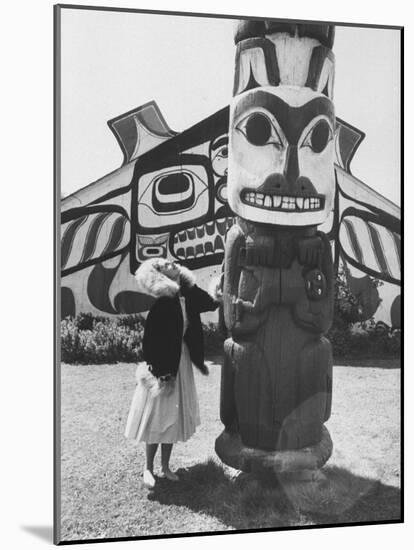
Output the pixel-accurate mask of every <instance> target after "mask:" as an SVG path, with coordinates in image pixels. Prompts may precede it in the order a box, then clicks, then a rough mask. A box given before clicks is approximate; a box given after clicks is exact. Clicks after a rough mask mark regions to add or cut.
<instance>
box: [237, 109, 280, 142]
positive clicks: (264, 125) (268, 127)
mask: <svg viewBox="0 0 414 550" xmlns="http://www.w3.org/2000/svg"><path fill="white" fill-rule="evenodd" d="M236 130H239V132H241V133H242V134H243V135H244V136H245V138H246V139H247V141H248V142H249V143H251V144H252V145H256V146H258V147H260V146H263V145H269V144H272V145H275V146H276V147H277V148H278V149H281V148H282V147H283V143H282V140H281V139H280V136H279V134H278V132H277V130H276V128H275V126H274V125H273V124H272V122H271V121H270V119H269V118H268V117H267V116H266V115H265V114H264V113H252V114H250V115H248V116H247V117H245V118H244V119H242V120H241V121H240V122H239V124H238V125H237V126H236Z"/></svg>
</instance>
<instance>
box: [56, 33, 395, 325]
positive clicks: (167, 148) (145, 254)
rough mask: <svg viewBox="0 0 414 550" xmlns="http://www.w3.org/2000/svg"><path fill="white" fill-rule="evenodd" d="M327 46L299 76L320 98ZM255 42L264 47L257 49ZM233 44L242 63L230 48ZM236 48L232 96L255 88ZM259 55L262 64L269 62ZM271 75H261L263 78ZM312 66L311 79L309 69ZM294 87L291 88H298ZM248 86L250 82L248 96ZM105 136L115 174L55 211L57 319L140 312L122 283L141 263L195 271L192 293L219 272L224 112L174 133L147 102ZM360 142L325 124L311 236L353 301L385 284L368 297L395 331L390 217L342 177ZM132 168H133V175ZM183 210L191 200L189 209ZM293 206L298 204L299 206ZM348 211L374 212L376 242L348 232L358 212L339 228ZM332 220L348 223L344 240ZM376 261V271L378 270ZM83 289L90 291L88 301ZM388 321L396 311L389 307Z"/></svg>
mask: <svg viewBox="0 0 414 550" xmlns="http://www.w3.org/2000/svg"><path fill="white" fill-rule="evenodd" d="M320 32H321V33H322V30H320ZM287 36H290V35H287ZM321 37H322V34H321ZM328 38H329V37H325V38H324V44H326V45H324V44H321V46H314V48H313V54H312V55H311V56H310V57H309V60H310V67H311V68H310V70H309V72H308V74H309V75H313V76H312V79H313V80H312V85H311V86H309V87H311V88H312V89H314V90H315V91H319V92H323V95H326V96H328V97H332V90H331V83H332V82H333V72H332V70H331V69H330V68H329V67H331V63H332V60H333V56H332V55H331V52H330V50H329V48H328V45H329V44H328V42H327V40H328ZM252 40H253V42H251V43H250V45H252V44H253V43H255V44H256V45H257V44H258V42H257V41H256V39H255V38H252ZM260 40H262V41H263V40H264V41H265V43H266V44H268V39H267V38H263V39H260ZM254 41H256V42H254ZM244 42H246V45H245V47H243V51H244V50H246V51H245V53H243V51H242V48H241V44H242V43H244ZM248 42H249V40H244V41H243V42H240V43H239V46H238V51H239V53H238V54H237V56H240V59H241V61H240V63H238V64H237V67H239V76H237V73H236V78H235V83H236V84H235V88H236V87H237V89H240V90H241V89H245V88H246V82H248V81H249V79H250V77H248V78H247V81H246V79H245V77H244V76H243V75H245V74H246V71H248V70H249V71H250V68H249V67H252V69H251V70H252V71H253V75H254V80H255V81H258V80H260V76H259V75H258V74H256V73H255V72H254V71H257V68H256V67H257V66H258V65H257V64H255V63H253V60H254V58H253V57H252V55H259V56H261V55H262V54H261V53H260V52H259V53H258V54H257V52H256V54H254V53H253V48H250V47H249V48H248V47H247V46H248V44H247V43H248ZM271 47H272V49H273V50H272V51H274V52H275V55H276V52H277V46H276V48H275V46H274V44H273V42H272V43H271ZM266 48H267V50H268V51H270V49H269V48H270V43H269V44H268V46H264V50H266ZM260 49H261V50H263V47H260ZM250 50H252V51H250ZM263 55H265V54H263ZM266 55H267V57H266V59H267V58H268V57H269V56H271V55H273V54H270V53H267V54H266ZM276 57H277V56H276ZM279 57H281V56H280V55H279ZM277 58H278V57H277ZM312 58H313V61H312ZM272 59H273V58H272ZM316 59H319V61H316ZM248 60H249V61H248ZM249 64H250V65H249ZM273 66H274V65H272V64H268V67H269V72H270V69H271V67H273ZM284 66H285V65H284V64H283V56H282V60H281V62H280V67H281V68H282V70H281V75H282V78H283V79H286V78H287V77H288V74H289V72H288V71H286V70H284V69H283V67H284ZM316 67H323V68H322V69H320V70H316ZM248 74H249V75H250V73H248ZM266 74H267V73H266ZM318 75H319V76H318ZM266 78H267V80H266V82H265V81H264V80H262V81H261V82H263V84H265V83H268V84H272V83H273V82H276V81H275V80H271V79H270V80H269V78H268V77H267V76H266ZM301 78H302V81H303V78H304V77H303V76H302V77H301ZM306 78H308V77H306ZM285 81H286V80H285ZM252 83H253V79H250V85H252ZM245 122H247V121H245ZM253 122H254V121H253ZM259 122H260V120H259ZM108 125H109V127H110V129H111V130H112V132H113V133H114V135H115V137H116V139H117V141H118V143H119V145H120V147H121V149H122V151H123V155H124V163H123V165H122V166H121V167H120V168H119V169H117V170H115V171H114V172H112V173H110V174H108V175H106V176H104V177H103V178H101V179H100V180H98V181H97V182H95V183H92V184H90V185H88V186H87V187H85V188H83V189H81V190H79V191H76V192H75V193H74V194H72V195H70V196H68V197H66V198H64V199H63V200H62V226H61V269H62V316H65V315H69V314H71V315H74V314H76V313H79V312H80V311H90V312H93V313H95V314H119V313H132V312H140V311H144V310H145V309H146V308H147V307H148V302H147V300H146V299H144V297H143V295H141V294H139V293H137V292H136V290H135V288H136V287H135V282H134V279H133V275H132V274H133V271H134V269H136V268H137V267H138V265H139V264H140V262H142V261H144V260H145V259H147V258H150V257H166V258H167V257H168V258H171V259H175V260H177V261H179V262H182V263H183V264H184V265H188V266H189V267H191V268H192V269H197V270H198V278H200V279H201V284H204V285H205V286H208V282H209V279H210V277H213V276H214V275H215V274H217V273H219V272H220V267H219V266H220V265H221V263H222V261H223V257H224V243H225V240H226V236H227V232H228V229H229V227H231V226H232V225H233V222H234V214H233V212H232V211H231V209H230V207H229V205H228V189H227V169H228V148H229V134H228V125H229V108H228V107H226V108H224V109H221V110H220V111H218V112H217V113H215V114H214V115H212V116H211V117H209V118H208V119H206V120H204V121H202V122H200V123H198V124H196V125H195V126H194V127H192V128H190V129H189V130H187V131H185V132H183V133H181V134H177V133H176V132H174V131H173V130H171V129H170V128H169V127H168V125H167V123H166V122H165V120H164V118H163V116H162V114H161V112H160V110H159V109H158V106H157V105H156V103H155V102H150V103H148V104H146V105H143V106H141V107H139V108H137V109H134V110H132V111H130V112H128V113H125V114H123V115H120V116H119V117H116V118H114V119H112V120H110V121H109V122H108ZM250 125H251V123H250ZM250 125H249V128H250ZM242 130H243V131H244V132H246V126H242V127H241V128H240V136H239V137H241V136H242V134H241V131H242ZM262 131H263V129H262ZM272 131H273V132H274V130H272ZM280 132H281V130H280ZM363 138H364V134H363V133H362V132H361V131H360V130H358V129H356V128H354V127H352V126H351V125H350V124H348V123H346V122H345V121H343V120H341V119H339V118H336V124H335V129H334V131H333V144H332V147H333V148H334V158H335V175H336V183H335V199H334V202H333V210H331V212H330V213H329V216H328V219H327V221H326V222H325V223H324V224H323V225H321V226H320V228H321V230H322V231H324V232H325V233H326V234H327V235H328V236H329V239H330V241H331V244H332V249H333V254H334V258H335V264H336V265H337V264H338V262H340V261H342V262H347V265H348V262H349V266H348V267H349V268H350V271H349V282H350V284H351V281H355V282H356V283H355V284H354V288H357V290H358V293H364V292H365V293H366V295H367V297H369V296H371V294H372V285H370V281H371V278H370V277H376V278H378V279H380V280H382V281H384V282H385V284H384V286H383V287H381V288H380V289H379V292H380V297H381V299H382V302H381V304H380V306H379V309H378V312H377V313H379V314H380V317H379V318H380V319H383V320H385V321H386V322H387V323H388V324H392V325H393V326H398V323H397V322H396V320H397V319H398V314H396V313H394V314H393V315H392V319H391V307H392V304H393V303H394V300H396V299H397V296H398V294H399V286H398V285H396V284H395V282H399V280H400V277H399V271H400V267H399V265H400V250H399V248H398V245H399V242H400V241H399V238H400V231H399V218H400V211H399V208H398V207H396V206H395V205H393V204H392V203H390V202H389V201H388V200H387V199H385V198H384V197H381V196H380V195H378V194H377V193H376V192H375V191H374V190H372V189H371V188H369V187H368V186H366V185H365V184H364V183H362V182H361V181H359V180H358V179H356V178H355V177H354V176H353V175H352V174H351V170H350V166H351V161H352V158H353V156H354V155H355V153H356V151H357V148H358V146H359V144H360V143H361V141H362V140H363ZM251 146H252V147H253V145H251ZM330 146H331V145H330ZM286 153H287V152H286V151H285V152H284V153H283V154H286ZM184 154H185V155H190V158H189V160H188V164H187V165H182V164H181V162H182V160H183V158H182V155H184ZM280 156H282V155H280ZM187 159H188V156H187ZM136 165H139V166H138V167H137V168H136ZM135 168H136V171H135V174H134V169H135ZM170 186H171V188H170V189H169V187H170ZM174 191H175V192H174ZM177 198H178V200H176V199H177ZM306 198H307V197H303V199H304V201H303V205H305V204H307V202H305V199H306ZM189 199H190V200H191V201H194V203H192V204H191V206H189V205H190V200H189ZM259 200H260V197H259ZM278 200H279V199H278V198H276V201H278ZM272 201H273V198H272ZM141 202H142V206H140V204H141ZM288 202H291V201H290V200H289V201H288ZM207 203H208V204H207ZM361 203H364V204H363V205H362V204H361ZM301 204H302V203H301V200H300V198H299V207H300V206H301ZM309 206H310V201H309ZM351 207H353V208H356V209H357V210H358V211H362V213H363V212H371V213H372V207H374V211H375V212H374V214H375V216H376V217H375V220H376V221H377V223H375V224H374V231H377V233H378V234H379V237H378V238H376V237H375V235H374V237H371V236H370V235H371V233H370V229H369V226H367V225H365V226H364V227H362V231H360V229H361V223H365V222H363V218H361V216H360V214H361V212H359V213H358V216H357V218H358V219H357V220H356V218H355V216H353V217H352V218H351V217H350V216H348V215H346V219H344V220H342V215H343V214H344V211H345V209H346V208H351ZM169 209H171V210H170V211H168V210H169ZM174 209H175V210H174ZM295 209H296V200H295ZM304 213H305V212H302V213H301V215H304ZM348 213H349V212H348ZM312 214H315V212H312ZM361 215H362V214H361ZM154 216H155V217H154ZM180 216H182V217H181V218H180ZM344 218H345V216H344ZM155 219H157V220H158V223H155V221H154V220H155ZM342 221H345V222H346V221H348V222H349V224H352V228H353V229H354V231H352V228H351V229H350V231H351V235H352V237H350V236H349V230H347V229H346V223H345V227H344V226H343V224H342V223H341V222H342ZM370 221H371V223H373V222H372V220H370ZM181 222H183V223H181ZM348 226H349V225H348ZM393 228H394V229H393ZM371 231H372V227H371ZM384 231H385V233H384ZM388 231H391V232H392V233H393V237H392V238H393V239H394V244H395V247H394V244H393V247H392V248H391V247H389V241H388V238H389V233H388ZM352 243H353V244H352ZM355 243H357V244H355ZM375 249H376V252H375ZM358 250H359V251H362V255H361V254H358ZM381 250H382V251H383V256H385V258H386V262H384V261H383V260H382V255H381ZM394 250H395V253H394ZM355 251H356V252H355ZM391 252H392V253H391ZM373 260H375V261H373ZM351 272H352V273H351ZM115 274H116V276H115ZM367 275H369V276H368V277H367ZM88 281H89V284H88ZM90 281H93V282H94V285H92V284H91V283H90ZM93 286H95V287H96V288H98V289H100V290H99V291H97V292H94V291H93V290H92V288H93ZM88 289H89V290H88ZM368 302H369V303H370V304H371V306H370V307H367V309H366V311H365V314H364V315H363V317H364V316H365V318H368V317H369V316H370V315H372V307H373V306H372V303H373V301H372V299H370V300H368V299H367V303H368ZM376 303H377V302H376ZM393 311H394V312H397V311H399V309H398V308H397V307H396V306H395V307H393Z"/></svg>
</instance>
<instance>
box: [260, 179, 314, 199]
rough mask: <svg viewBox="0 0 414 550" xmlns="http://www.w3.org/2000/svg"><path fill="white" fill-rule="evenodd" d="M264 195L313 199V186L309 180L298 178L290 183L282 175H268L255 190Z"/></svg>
mask: <svg viewBox="0 0 414 550" xmlns="http://www.w3.org/2000/svg"><path fill="white" fill-rule="evenodd" d="M257 191H258V192H259V193H264V194H265V195H288V196H291V197H314V196H315V195H317V191H316V189H315V186H314V185H313V183H312V182H311V180H310V179H309V178H306V177H304V176H299V177H298V178H296V179H295V180H294V181H290V180H289V179H288V178H287V177H286V176H285V175H284V174H270V175H269V176H267V178H266V179H265V181H264V182H263V183H262V185H261V186H260V187H259V188H258V189H257Z"/></svg>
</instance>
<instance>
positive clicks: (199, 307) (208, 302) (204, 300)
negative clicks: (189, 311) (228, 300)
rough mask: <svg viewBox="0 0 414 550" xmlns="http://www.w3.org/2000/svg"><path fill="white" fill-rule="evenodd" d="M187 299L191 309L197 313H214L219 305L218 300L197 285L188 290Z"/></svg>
mask: <svg viewBox="0 0 414 550" xmlns="http://www.w3.org/2000/svg"><path fill="white" fill-rule="evenodd" d="M189 297H190V300H191V305H192V307H193V308H194V309H195V310H196V311H198V313H203V312H204V311H215V310H216V309H217V308H218V306H219V305H220V302H219V301H218V300H215V299H214V298H213V297H212V296H211V295H210V294H209V293H208V292H206V291H205V290H203V289H202V288H200V287H198V286H197V285H194V286H192V287H191V288H190V291H189Z"/></svg>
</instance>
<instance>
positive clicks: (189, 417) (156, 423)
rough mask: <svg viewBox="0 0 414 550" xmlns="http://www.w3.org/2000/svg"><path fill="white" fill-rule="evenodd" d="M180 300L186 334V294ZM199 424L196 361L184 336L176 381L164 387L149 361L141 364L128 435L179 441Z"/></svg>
mask: <svg viewBox="0 0 414 550" xmlns="http://www.w3.org/2000/svg"><path fill="white" fill-rule="evenodd" d="M180 304H181V310H182V313H183V334H185V331H186V329H187V326H188V320H187V315H186V311H185V299H184V298H181V297H180ZM161 338H162V336H161ZM160 345H162V341H160ZM148 380H151V382H148ZM199 424H200V411H199V406H198V397H197V390H196V386H195V382H194V373H193V365H192V362H191V359H190V353H189V351H188V347H187V344H186V343H185V342H184V339H183V341H182V345H181V357H180V364H179V367H178V372H177V377H176V379H175V383H174V384H173V385H171V384H170V385H168V384H167V385H166V386H164V387H162V385H161V388H160V386H159V385H158V383H157V381H156V380H155V379H154V377H153V376H152V375H151V374H150V375H148V368H147V365H146V364H145V363H144V364H142V366H139V367H138V369H137V387H136V389H135V393H134V396H133V398H132V403H131V408H130V410H129V414H128V419H127V423H126V427H125V436H126V437H127V438H129V439H135V440H136V441H142V442H145V443H176V442H177V441H187V439H189V438H190V437H191V436H192V435H193V434H194V432H195V431H196V428H197V426H198V425H199Z"/></svg>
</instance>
